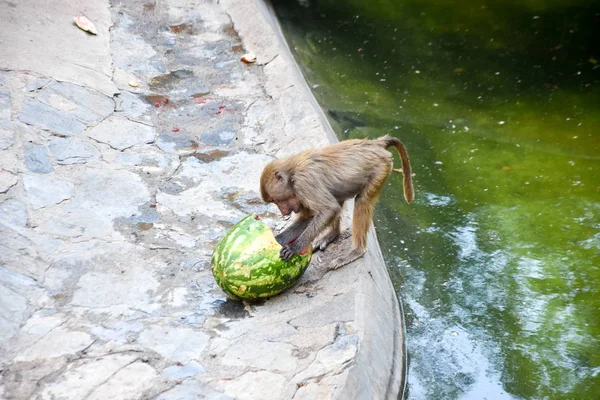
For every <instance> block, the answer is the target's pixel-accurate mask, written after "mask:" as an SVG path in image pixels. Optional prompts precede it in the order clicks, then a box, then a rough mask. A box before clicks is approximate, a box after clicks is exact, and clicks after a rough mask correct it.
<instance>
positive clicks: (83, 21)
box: [73, 15, 98, 35]
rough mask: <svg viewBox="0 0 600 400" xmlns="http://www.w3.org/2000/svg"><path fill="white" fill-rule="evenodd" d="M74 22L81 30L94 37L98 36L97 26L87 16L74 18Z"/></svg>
mask: <svg viewBox="0 0 600 400" xmlns="http://www.w3.org/2000/svg"><path fill="white" fill-rule="evenodd" d="M73 21H75V25H77V27H78V28H79V29H81V30H83V31H86V32H89V33H91V34H93V35H97V34H98V31H97V30H96V26H95V25H94V24H93V23H92V21H90V20H89V19H88V18H87V17H86V16H84V15H82V16H79V17H73Z"/></svg>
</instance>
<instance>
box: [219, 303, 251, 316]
mask: <svg viewBox="0 0 600 400" xmlns="http://www.w3.org/2000/svg"><path fill="white" fill-rule="evenodd" d="M213 305H214V306H215V308H216V311H217V315H220V316H222V317H225V318H229V319H242V318H247V317H249V316H250V314H249V313H248V310H246V307H245V306H244V303H242V302H241V301H238V300H232V299H226V300H215V301H214V302H213Z"/></svg>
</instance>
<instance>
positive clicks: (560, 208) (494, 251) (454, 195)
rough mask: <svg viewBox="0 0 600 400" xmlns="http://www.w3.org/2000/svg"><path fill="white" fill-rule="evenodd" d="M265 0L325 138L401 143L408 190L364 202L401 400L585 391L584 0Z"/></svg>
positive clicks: (591, 294)
mask: <svg viewBox="0 0 600 400" xmlns="http://www.w3.org/2000/svg"><path fill="white" fill-rule="evenodd" d="M273 3H274V6H275V9H276V11H277V13H278V16H279V17H280V21H281V23H282V25H283V29H284V33H285V35H286V38H287V40H288V43H289V44H290V47H291V48H292V51H293V52H294V55H295V57H296V59H297V61H298V62H299V63H300V66H301V68H302V70H303V72H304V74H305V76H306V78H307V80H308V82H309V84H310V85H311V86H312V87H313V92H314V94H315V96H316V97H317V100H318V101H319V102H320V104H321V106H322V107H323V109H324V110H325V111H326V113H327V115H328V117H329V118H330V120H331V122H332V124H333V126H334V128H335V129H336V131H337V133H338V136H339V138H340V139H345V138H355V137H377V136H380V135H383V134H386V133H391V134H393V135H395V136H397V137H399V138H400V139H401V140H402V141H403V142H404V143H405V144H406V145H407V148H408V151H409V155H410V157H411V160H412V166H413V171H414V173H415V176H414V180H415V188H416V200H415V202H414V203H413V204H412V205H407V204H406V203H404V201H403V198H402V184H401V176H399V175H395V176H392V177H391V178H390V179H389V181H388V184H387V185H386V187H385V189H384V193H383V195H382V198H381V202H380V203H379V205H378V207H377V212H376V227H377V233H378V237H379V240H380V243H381V246H382V250H383V252H384V256H385V260H386V263H387V265H388V267H389V269H390V272H391V274H392V278H393V280H394V285H395V287H396V289H397V291H398V294H399V296H400V297H401V299H402V301H403V305H404V310H405V322H406V327H407V342H406V344H407V349H408V357H409V358H408V362H409V368H408V376H407V387H406V392H405V397H406V398H408V399H444V400H445V399H596V398H600V293H599V285H600V173H599V172H600V171H599V169H600V4H599V3H598V2H596V3H594V2H591V1H559V0H553V1H542V0H539V1H485V0H484V1H462V2H455V1H444V0H428V1H423V0H421V1H416V0H410V1H399V0H396V1H393V0H379V1H373V0H372V1H360V0H347V1H331V0H320V1H315V0H310V1H308V0H306V1H302V2H301V3H307V4H308V5H306V6H304V5H300V4H299V3H298V2H297V1H283V0H277V1H274V2H273ZM395 160H396V165H397V167H399V166H400V165H399V161H398V158H397V156H396V157H395Z"/></svg>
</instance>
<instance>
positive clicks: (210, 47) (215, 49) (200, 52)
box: [174, 40, 231, 66]
mask: <svg viewBox="0 0 600 400" xmlns="http://www.w3.org/2000/svg"><path fill="white" fill-rule="evenodd" d="M230 48H231V43H230V42H229V40H219V41H217V42H212V43H206V44H204V45H202V46H195V47H190V48H180V49H176V50H175V51H174V54H175V58H176V59H177V61H179V62H180V63H182V64H184V65H192V66H197V65H198V64H199V63H201V62H203V61H211V60H214V59H215V58H216V57H217V56H220V55H221V54H223V53H224V52H225V51H227V50H229V49H230ZM226 57H230V56H228V55H226Z"/></svg>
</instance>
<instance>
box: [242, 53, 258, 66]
mask: <svg viewBox="0 0 600 400" xmlns="http://www.w3.org/2000/svg"><path fill="white" fill-rule="evenodd" d="M242 61H243V62H245V63H248V64H251V63H253V62H255V61H256V55H254V54H252V53H247V54H244V55H243V56H242Z"/></svg>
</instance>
